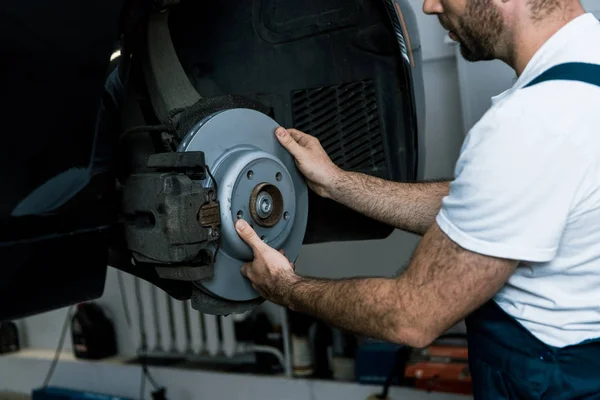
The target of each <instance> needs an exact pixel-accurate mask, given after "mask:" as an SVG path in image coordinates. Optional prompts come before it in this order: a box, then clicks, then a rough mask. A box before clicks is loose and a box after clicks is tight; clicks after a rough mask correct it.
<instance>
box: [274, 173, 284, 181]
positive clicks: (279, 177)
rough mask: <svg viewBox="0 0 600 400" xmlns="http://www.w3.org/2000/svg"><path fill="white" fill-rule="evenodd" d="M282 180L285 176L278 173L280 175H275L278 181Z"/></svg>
mask: <svg viewBox="0 0 600 400" xmlns="http://www.w3.org/2000/svg"><path fill="white" fill-rule="evenodd" d="M282 178H283V176H282V175H281V172H278V173H277V174H276V175H275V179H277V181H281V179H282Z"/></svg>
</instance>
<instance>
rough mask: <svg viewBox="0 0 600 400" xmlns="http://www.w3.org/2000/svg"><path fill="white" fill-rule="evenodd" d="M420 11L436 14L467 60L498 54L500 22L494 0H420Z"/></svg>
mask: <svg viewBox="0 0 600 400" xmlns="http://www.w3.org/2000/svg"><path fill="white" fill-rule="evenodd" d="M423 11H424V12H425V13H426V14H435V15H437V16H438V19H439V20H440V23H441V24H442V26H443V27H444V28H445V29H446V30H448V31H449V32H450V34H449V36H450V37H451V38H452V39H453V40H455V41H457V42H458V43H459V44H460V50H461V54H462V56H463V57H464V58H465V59H466V60H467V61H487V60H493V59H495V58H497V57H498V54H497V50H498V45H499V44H501V43H502V39H503V33H504V23H503V19H502V15H501V13H500V10H499V9H498V7H497V6H496V5H495V4H494V0H424V3H423Z"/></svg>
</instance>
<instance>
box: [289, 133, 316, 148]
mask: <svg viewBox="0 0 600 400" xmlns="http://www.w3.org/2000/svg"><path fill="white" fill-rule="evenodd" d="M287 131H288V133H289V134H290V136H291V137H293V138H294V140H295V141H296V142H298V144H299V145H300V146H301V147H307V146H308V145H309V144H310V140H311V138H312V136H310V135H308V134H306V133H304V132H302V131H299V130H298V129H294V128H290V129H288V130H287Z"/></svg>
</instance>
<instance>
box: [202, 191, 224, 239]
mask: <svg viewBox="0 0 600 400" xmlns="http://www.w3.org/2000/svg"><path fill="white" fill-rule="evenodd" d="M213 193H214V192H213ZM211 197H213V195H211ZM198 222H199V223H200V226H202V227H203V228H209V227H210V228H212V229H213V232H215V231H218V229H219V226H220V225H221V206H220V205H219V202H217V201H210V202H208V203H206V204H203V205H202V206H201V207H200V211H199V212H198Z"/></svg>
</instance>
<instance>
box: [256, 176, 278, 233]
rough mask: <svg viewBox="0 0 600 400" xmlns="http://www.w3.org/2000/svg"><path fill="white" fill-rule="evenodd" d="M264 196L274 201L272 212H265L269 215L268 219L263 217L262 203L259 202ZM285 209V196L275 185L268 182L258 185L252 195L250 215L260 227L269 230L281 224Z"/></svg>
mask: <svg viewBox="0 0 600 400" xmlns="http://www.w3.org/2000/svg"><path fill="white" fill-rule="evenodd" d="M263 194H266V195H268V196H269V197H270V199H271V200H272V205H271V208H270V210H269V211H266V212H265V214H266V215H267V216H266V217H262V215H264V214H262V213H261V210H260V209H259V207H261V203H260V202H259V201H258V200H259V198H260V197H261V195H263ZM265 200H266V199H265ZM283 209H284V204H283V195H282V194H281V192H280V191H279V189H278V188H277V186H275V185H272V184H270V183H266V182H263V183H260V184H258V185H256V187H255V188H254V190H253V191H252V193H251V194H250V215H251V216H252V219H253V220H254V221H255V222H256V223H257V224H259V225H260V226H264V227H267V228H270V227H272V226H275V224H277V223H278V222H279V220H280V219H281V216H282V215H283ZM261 214H262V215H261Z"/></svg>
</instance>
